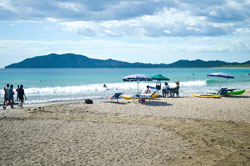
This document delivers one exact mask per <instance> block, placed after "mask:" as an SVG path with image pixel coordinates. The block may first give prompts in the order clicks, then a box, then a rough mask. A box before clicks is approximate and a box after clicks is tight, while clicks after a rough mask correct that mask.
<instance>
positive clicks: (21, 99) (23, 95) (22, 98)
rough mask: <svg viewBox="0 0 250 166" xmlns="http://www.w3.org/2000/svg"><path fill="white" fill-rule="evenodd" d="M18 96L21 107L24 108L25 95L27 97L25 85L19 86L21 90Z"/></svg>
mask: <svg viewBox="0 0 250 166" xmlns="http://www.w3.org/2000/svg"><path fill="white" fill-rule="evenodd" d="M17 97H18V98H19V100H20V104H19V107H20V108H23V101H24V97H25V99H26V96H25V93H24V89H23V85H21V86H20V88H19V90H18V93H17Z"/></svg>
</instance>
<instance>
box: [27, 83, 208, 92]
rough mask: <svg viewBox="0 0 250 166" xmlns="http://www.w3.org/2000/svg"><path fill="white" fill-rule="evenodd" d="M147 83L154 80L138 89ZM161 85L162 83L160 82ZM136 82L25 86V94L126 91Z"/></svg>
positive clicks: (135, 84)
mask: <svg viewBox="0 0 250 166" xmlns="http://www.w3.org/2000/svg"><path fill="white" fill-rule="evenodd" d="M147 85H149V86H155V82H141V83H139V89H140V90H141V89H144V88H145V87H146V86H147ZM169 85H170V86H172V87H174V86H175V83H174V82H170V83H169ZM180 85H181V86H184V87H189V86H206V81H201V80H199V81H187V82H180ZM162 86H163V83H162ZM136 89H137V82H126V83H110V84H107V88H104V87H103V84H89V85H81V86H66V87H45V88H27V89H25V93H26V95H28V96H29V95H30V96H40V95H42V96H43V95H46V96H47V95H49V96H50V95H52V96H53V95H74V94H83V93H86V94H88V93H93V92H94V93H98V92H104V91H108V90H110V91H126V90H136Z"/></svg>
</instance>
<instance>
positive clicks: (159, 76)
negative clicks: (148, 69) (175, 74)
mask: <svg viewBox="0 0 250 166" xmlns="http://www.w3.org/2000/svg"><path fill="white" fill-rule="evenodd" d="M151 78H152V80H157V81H161V80H166V81H169V80H170V79H169V78H167V77H165V76H163V75H161V74H157V75H155V76H152V77H151Z"/></svg>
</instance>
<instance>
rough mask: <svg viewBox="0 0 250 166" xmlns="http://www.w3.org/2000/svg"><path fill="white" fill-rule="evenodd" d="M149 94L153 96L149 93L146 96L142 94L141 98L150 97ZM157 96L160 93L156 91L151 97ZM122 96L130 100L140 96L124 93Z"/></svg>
mask: <svg viewBox="0 0 250 166" xmlns="http://www.w3.org/2000/svg"><path fill="white" fill-rule="evenodd" d="M149 96H151V94H147V95H145V96H140V97H139V98H149ZM157 96H158V94H157V93H155V94H154V95H153V96H152V97H151V98H156V97H157ZM121 97H122V98H124V99H127V100H129V99H137V98H138V97H137V96H136V95H122V96H121Z"/></svg>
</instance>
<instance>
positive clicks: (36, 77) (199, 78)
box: [0, 68, 250, 104]
mask: <svg viewBox="0 0 250 166" xmlns="http://www.w3.org/2000/svg"><path fill="white" fill-rule="evenodd" d="M213 72H225V73H229V74H232V75H234V76H235V78H234V79H226V78H215V77H207V74H208V73H213ZM136 73H141V74H146V75H148V76H153V75H156V74H162V75H164V76H166V77H168V78H170V81H168V83H169V84H170V86H175V83H174V82H175V81H180V84H181V88H180V95H191V94H192V93H205V92H207V91H209V90H216V89H219V88H221V87H227V88H239V89H250V76H249V73H250V69H249V68H202V69H199V68H187V69H185V68H146V69H145V68H139V69H135V68H125V69H123V68H103V69H99V68H93V69H89V68H87V69H0V87H1V88H2V90H0V103H2V102H3V95H4V91H3V88H4V86H5V85H6V84H7V83H9V84H13V85H14V88H16V87H17V85H21V84H23V85H24V90H25V94H26V96H27V101H25V103H26V104H43V103H51V102H66V101H79V100H83V99H86V98H92V99H107V96H111V95H113V94H114V93H115V92H122V93H124V94H135V93H137V83H136V82H123V81H122V78H123V77H124V76H127V75H130V74H136ZM104 83H105V84H106V85H107V87H108V88H104V87H103V84H104ZM163 83H164V82H162V85H163ZM155 84H156V81H152V82H140V83H139V89H140V91H141V90H142V89H144V88H145V87H146V86H147V85H150V86H155ZM15 98H16V95H15Z"/></svg>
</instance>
